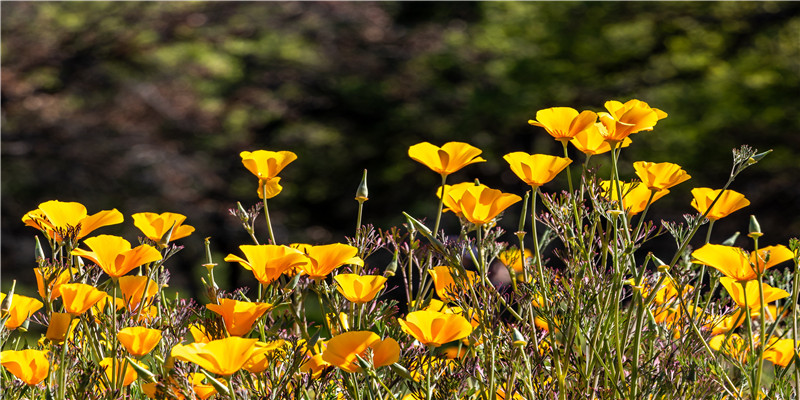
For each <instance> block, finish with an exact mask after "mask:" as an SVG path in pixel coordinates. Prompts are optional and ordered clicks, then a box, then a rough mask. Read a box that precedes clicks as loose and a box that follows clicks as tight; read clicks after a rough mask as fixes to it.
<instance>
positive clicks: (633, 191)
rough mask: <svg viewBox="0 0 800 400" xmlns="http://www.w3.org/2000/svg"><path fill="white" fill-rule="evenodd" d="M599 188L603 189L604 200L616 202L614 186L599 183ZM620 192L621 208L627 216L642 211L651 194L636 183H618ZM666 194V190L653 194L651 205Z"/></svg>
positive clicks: (607, 183) (643, 186)
mask: <svg viewBox="0 0 800 400" xmlns="http://www.w3.org/2000/svg"><path fill="white" fill-rule="evenodd" d="M600 187H601V188H603V192H604V195H605V196H606V198H609V199H611V200H612V201H615V202H616V201H617V199H618V198H619V196H618V192H617V186H616V185H612V184H611V181H601V182H600ZM620 191H621V192H622V208H623V209H624V210H626V211H627V212H628V215H636V214H638V213H640V212H642V211H644V209H645V207H646V206H647V200H648V199H650V195H651V194H652V193H653V192H651V191H650V189H648V188H647V186H645V185H642V184H639V183H637V182H632V183H628V182H620ZM668 193H669V190H667V189H664V190H659V191H657V192H655V194H653V200H651V204H652V203H655V202H656V200H658V199H660V198H662V197H664V196H666V195H667V194H668Z"/></svg>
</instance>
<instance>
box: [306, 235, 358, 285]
mask: <svg viewBox="0 0 800 400" xmlns="http://www.w3.org/2000/svg"><path fill="white" fill-rule="evenodd" d="M304 250H305V252H306V256H307V257H308V263H306V264H305V265H303V266H301V269H302V270H303V272H305V273H306V274H308V276H309V277H310V278H312V279H322V278H325V277H326V276H328V274H330V273H331V271H333V270H334V269H336V268H339V267H341V266H342V265H345V264H352V265H359V266H363V265H364V260H362V259H361V258H360V257H358V256H357V254H358V249H357V248H355V247H353V246H350V245H347V244H342V243H334V244H328V245H323V246H307V247H304Z"/></svg>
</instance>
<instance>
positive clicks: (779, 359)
mask: <svg viewBox="0 0 800 400" xmlns="http://www.w3.org/2000/svg"><path fill="white" fill-rule="evenodd" d="M797 354H798V349H795V347H794V339H780V340H775V341H772V342H771V343H770V344H769V346H768V347H767V348H766V350H764V356H763V357H764V359H765V360H767V361H771V362H772V363H773V364H775V365H780V366H781V367H788V366H789V363H791V362H792V358H794V356H795V355H797Z"/></svg>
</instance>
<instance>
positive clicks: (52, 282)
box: [33, 268, 72, 300]
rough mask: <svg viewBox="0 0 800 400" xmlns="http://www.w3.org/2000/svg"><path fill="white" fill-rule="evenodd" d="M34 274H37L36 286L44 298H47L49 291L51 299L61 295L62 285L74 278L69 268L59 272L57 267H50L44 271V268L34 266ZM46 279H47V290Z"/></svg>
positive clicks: (40, 295)
mask: <svg viewBox="0 0 800 400" xmlns="http://www.w3.org/2000/svg"><path fill="white" fill-rule="evenodd" d="M33 274H34V275H35V276H36V288H37V290H38V291H39V297H41V298H42V300H47V295H48V293H49V294H50V300H55V299H57V298H59V297H61V291H60V290H59V289H60V287H61V285H63V284H65V283H67V282H69V280H70V279H71V278H72V275H70V274H69V271H68V270H63V271H61V272H60V273H59V272H58V271H57V270H56V269H55V268H48V269H46V270H45V271H44V272H43V271H42V268H34V269H33ZM45 281H47V289H46V290H45Z"/></svg>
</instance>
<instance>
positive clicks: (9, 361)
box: [0, 349, 50, 386]
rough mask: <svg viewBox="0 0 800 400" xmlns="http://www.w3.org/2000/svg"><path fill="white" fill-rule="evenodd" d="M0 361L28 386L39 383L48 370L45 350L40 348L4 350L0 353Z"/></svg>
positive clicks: (48, 363)
mask: <svg viewBox="0 0 800 400" xmlns="http://www.w3.org/2000/svg"><path fill="white" fill-rule="evenodd" d="M0 363H1V364H2V365H3V368H5V369H7V370H8V372H11V373H12V374H14V376H16V377H17V378H19V379H20V380H22V381H23V382H25V383H26V384H28V385H30V386H34V385H37V384H39V382H41V381H43V380H44V378H47V373H48V372H49V371H50V362H49V361H47V352H46V351H42V350H32V349H28V350H19V351H15V350H6V351H4V352H1V353H0Z"/></svg>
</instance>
